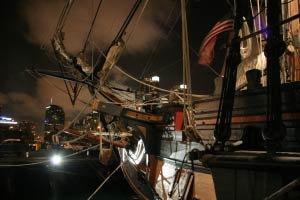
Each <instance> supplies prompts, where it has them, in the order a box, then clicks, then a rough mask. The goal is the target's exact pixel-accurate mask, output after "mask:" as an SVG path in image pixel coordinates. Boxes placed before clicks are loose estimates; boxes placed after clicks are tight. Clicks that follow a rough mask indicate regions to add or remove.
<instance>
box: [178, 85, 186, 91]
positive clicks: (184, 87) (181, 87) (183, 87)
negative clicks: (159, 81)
mask: <svg viewBox="0 0 300 200" xmlns="http://www.w3.org/2000/svg"><path fill="white" fill-rule="evenodd" d="M179 88H180V89H182V90H183V89H186V88H187V86H186V84H181V85H180V86H179Z"/></svg>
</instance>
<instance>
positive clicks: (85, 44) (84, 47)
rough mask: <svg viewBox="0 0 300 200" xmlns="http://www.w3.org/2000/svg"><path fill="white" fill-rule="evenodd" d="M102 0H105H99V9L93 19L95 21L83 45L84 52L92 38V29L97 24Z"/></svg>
mask: <svg viewBox="0 0 300 200" xmlns="http://www.w3.org/2000/svg"><path fill="white" fill-rule="evenodd" d="M102 1H103V0H100V1H99V4H98V7H97V10H96V14H95V16H94V19H93V21H92V24H91V27H90V29H89V33H88V34H87V37H86V39H85V42H84V46H83V49H82V52H83V53H84V52H85V50H86V46H87V43H88V40H89V38H90V35H91V33H92V29H93V27H94V24H95V22H96V18H97V16H98V13H99V10H100V7H101V4H102Z"/></svg>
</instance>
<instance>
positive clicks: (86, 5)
mask: <svg viewBox="0 0 300 200" xmlns="http://www.w3.org/2000/svg"><path fill="white" fill-rule="evenodd" d="M65 2H66V1H64V0H14V1H4V2H3V3H2V6H1V7H2V12H1V26H2V27H1V32H0V34H1V44H2V48H1V61H2V62H1V70H2V71H1V73H0V81H1V87H0V104H2V106H3V108H2V115H7V116H10V117H13V118H15V119H16V120H18V121H23V120H32V121H34V122H36V123H37V124H38V126H39V127H42V126H41V125H42V122H43V118H44V108H45V106H46V105H48V104H50V102H51V99H52V101H53V103H54V104H57V105H60V106H62V107H64V109H65V112H66V116H67V118H68V119H72V117H73V116H74V115H75V114H76V113H78V111H79V110H81V109H82V106H83V104H82V103H80V102H77V103H76V105H75V107H73V106H72V105H71V103H70V101H69V99H68V96H67V95H66V94H65V93H63V92H61V91H60V90H58V89H57V87H59V88H62V89H65V88H64V83H63V81H61V80H56V79H53V78H42V79H35V78H34V77H32V76H31V75H30V74H28V73H27V72H25V69H26V67H29V66H33V67H35V68H38V69H52V70H57V69H58V67H57V63H56V62H55V61H54V59H53V52H52V50H51V47H50V40H51V37H52V35H53V33H54V30H55V26H56V23H57V21H58V17H59V14H60V11H61V9H62V7H63V6H64V3H65ZM120 2H121V3H120ZM179 2H180V1H175V0H164V1H159V0H154V1H150V3H149V4H148V6H147V8H146V10H145V13H144V14H143V16H142V18H141V21H140V23H139V24H138V25H137V27H136V29H135V31H134V32H133V33H132V34H131V31H132V29H133V27H134V26H133V25H131V26H130V27H129V28H128V35H130V34H131V36H130V39H129V40H128V43H127V44H126V51H125V52H124V54H123V55H122V57H121V59H120V61H119V62H118V65H119V66H120V67H121V68H122V69H124V70H125V71H127V72H129V73H130V74H132V75H134V76H135V77H137V78H140V77H141V75H142V74H143V71H144V75H146V76H150V75H159V76H160V78H161V82H160V85H161V87H162V88H165V89H169V88H171V87H172V86H174V85H176V84H180V83H181V80H182V75H181V74H182V67H181V38H180V35H181V30H180V27H181V23H180V18H179V9H180V8H179ZM133 3H134V0H126V1H124V0H122V1H121V0H110V1H108V0H107V1H105V0H104V1H103V6H102V7H101V10H100V14H99V16H98V18H97V22H96V24H95V27H94V29H93V36H92V37H93V41H94V43H95V44H97V48H100V49H102V50H105V49H106V48H107V46H108V45H109V44H110V42H111V41H112V39H113V38H114V36H115V34H116V33H117V31H118V28H119V27H120V25H121V24H122V22H123V20H124V18H125V17H126V15H127V13H128V12H129V10H130V8H131V6H132V5H133ZM216 3H218V6H217V7H216ZM97 5H98V0H88V1H75V4H74V6H73V8H72V9H73V10H72V11H71V12H70V17H69V18H68V20H67V22H66V26H65V29H64V31H65V33H66V38H65V44H66V48H67V50H68V51H69V52H70V53H73V54H76V53H78V52H79V51H80V50H81V48H82V47H83V43H84V41H85V38H86V35H87V32H88V29H89V26H90V22H91V20H92V17H93V12H95V10H96V6H97ZM171 10H172V11H171ZM228 10H229V7H228V5H227V4H226V1H220V0H212V1H206V0H190V1H189V4H188V20H189V21H188V26H189V41H190V46H191V47H192V48H193V49H194V50H195V51H196V52H198V49H199V46H200V44H201V41H202V39H203V38H204V37H205V35H206V34H207V32H208V31H209V29H210V28H211V27H212V26H213V25H214V24H215V23H216V22H217V21H218V20H220V19H221V18H222V17H223V16H224V15H225V14H226V13H227V12H228ZM178 18H179V20H178ZM134 22H135V19H134V20H133V22H132V24H134ZM128 37H129V36H128ZM224 41H225V37H224V36H223V38H222V36H221V38H220V39H219V41H217V46H219V47H217V48H216V49H215V56H216V58H218V57H220V55H221V54H223V53H224V50H223V49H221V48H220V46H222V45H221V43H222V42H224ZM88 49H89V50H90V51H91V49H92V45H89V46H88ZM153 49H156V51H153ZM95 52H96V51H95ZM152 52H153V53H152ZM96 53H97V52H96ZM96 53H95V55H96ZM96 56H97V55H96ZM190 57H191V72H192V84H193V92H194V93H197V94H208V93H211V92H212V91H213V80H214V78H215V77H216V76H215V75H214V74H213V73H212V72H211V71H210V70H209V69H208V68H205V67H201V66H199V65H198V64H197V55H195V54H193V53H192V52H190ZM222 62H223V60H222V59H215V61H214V63H213V66H214V67H215V69H216V70H217V71H220V69H221V66H222ZM145 68H146V69H145ZM113 77H114V78H117V79H118V80H122V81H125V83H129V82H128V81H127V79H124V77H121V76H120V75H119V74H116V75H115V76H113ZM89 98H90V96H89V94H88V92H87V91H83V93H82V94H81V96H80V99H82V100H84V101H88V100H89ZM86 112H88V110H87V111H86Z"/></svg>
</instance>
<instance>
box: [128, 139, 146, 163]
mask: <svg viewBox="0 0 300 200" xmlns="http://www.w3.org/2000/svg"><path fill="white" fill-rule="evenodd" d="M145 155H146V154H145V146H144V142H143V140H142V139H140V140H139V141H138V144H137V147H136V150H135V152H132V151H131V150H129V151H128V153H127V152H126V150H123V159H124V158H127V159H128V160H129V162H131V163H132V164H134V165H138V164H140V162H141V161H142V160H143V158H144V156H145Z"/></svg>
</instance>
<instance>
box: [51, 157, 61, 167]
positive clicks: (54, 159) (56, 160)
mask: <svg viewBox="0 0 300 200" xmlns="http://www.w3.org/2000/svg"><path fill="white" fill-rule="evenodd" d="M61 162H62V157H61V156H60V155H53V156H52V157H51V163H52V164H53V165H60V164H61Z"/></svg>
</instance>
